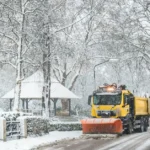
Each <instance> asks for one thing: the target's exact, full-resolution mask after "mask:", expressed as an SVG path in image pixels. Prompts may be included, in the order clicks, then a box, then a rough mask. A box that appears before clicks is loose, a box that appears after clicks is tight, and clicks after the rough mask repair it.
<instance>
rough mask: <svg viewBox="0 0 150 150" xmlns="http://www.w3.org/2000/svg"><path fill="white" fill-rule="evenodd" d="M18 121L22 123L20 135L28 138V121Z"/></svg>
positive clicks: (23, 119) (21, 118)
mask: <svg viewBox="0 0 150 150" xmlns="http://www.w3.org/2000/svg"><path fill="white" fill-rule="evenodd" d="M17 120H18V121H20V135H21V136H22V137H24V138H27V119H25V118H23V117H19V118H18V119H17Z"/></svg>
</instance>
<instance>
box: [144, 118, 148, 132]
mask: <svg viewBox="0 0 150 150" xmlns="http://www.w3.org/2000/svg"><path fill="white" fill-rule="evenodd" d="M147 122H148V121H147V120H145V121H144V131H145V132H146V131H147V130H148V123H147Z"/></svg>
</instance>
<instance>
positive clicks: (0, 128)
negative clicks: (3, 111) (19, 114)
mask: <svg viewBox="0 0 150 150" xmlns="http://www.w3.org/2000/svg"><path fill="white" fill-rule="evenodd" d="M0 140H3V141H6V119H5V118H2V117H0Z"/></svg>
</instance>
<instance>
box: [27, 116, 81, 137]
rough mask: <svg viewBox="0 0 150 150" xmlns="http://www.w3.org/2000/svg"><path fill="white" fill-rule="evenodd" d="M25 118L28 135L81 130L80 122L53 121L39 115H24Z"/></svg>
mask: <svg viewBox="0 0 150 150" xmlns="http://www.w3.org/2000/svg"><path fill="white" fill-rule="evenodd" d="M25 118H26V119H27V132H28V135H43V134H46V133H49V132H50V131H56V130H57V131H75V130H81V124H80V123H75V122H74V123H63V122H55V123H53V122H52V121H50V120H49V119H46V118H42V117H41V118H39V117H33V116H31V117H25Z"/></svg>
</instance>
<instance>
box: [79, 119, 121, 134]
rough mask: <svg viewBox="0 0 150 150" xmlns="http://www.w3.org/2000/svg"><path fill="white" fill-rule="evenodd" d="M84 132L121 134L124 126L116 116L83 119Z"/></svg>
mask: <svg viewBox="0 0 150 150" xmlns="http://www.w3.org/2000/svg"><path fill="white" fill-rule="evenodd" d="M81 124H82V132H83V134H98V133H106V134H121V133H122V132H123V126H122V122H121V120H120V119H115V118H90V119H82V120H81Z"/></svg>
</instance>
